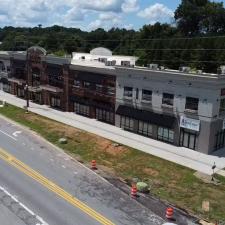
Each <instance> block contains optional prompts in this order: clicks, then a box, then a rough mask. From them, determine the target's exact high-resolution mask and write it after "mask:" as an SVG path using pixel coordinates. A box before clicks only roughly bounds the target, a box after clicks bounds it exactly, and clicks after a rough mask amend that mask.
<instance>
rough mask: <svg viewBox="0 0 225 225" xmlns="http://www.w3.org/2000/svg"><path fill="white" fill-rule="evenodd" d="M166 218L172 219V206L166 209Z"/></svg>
mask: <svg viewBox="0 0 225 225" xmlns="http://www.w3.org/2000/svg"><path fill="white" fill-rule="evenodd" d="M166 218H167V219H169V220H171V219H173V208H171V207H169V208H167V209H166Z"/></svg>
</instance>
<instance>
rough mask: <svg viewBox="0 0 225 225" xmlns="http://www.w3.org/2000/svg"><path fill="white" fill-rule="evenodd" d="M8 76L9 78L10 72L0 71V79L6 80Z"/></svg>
mask: <svg viewBox="0 0 225 225" xmlns="http://www.w3.org/2000/svg"><path fill="white" fill-rule="evenodd" d="M9 76H10V72H7V71H0V79H1V78H8V77H9Z"/></svg>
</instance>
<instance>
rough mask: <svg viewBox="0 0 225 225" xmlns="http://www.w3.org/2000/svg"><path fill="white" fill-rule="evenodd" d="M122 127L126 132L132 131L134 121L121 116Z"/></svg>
mask: <svg viewBox="0 0 225 225" xmlns="http://www.w3.org/2000/svg"><path fill="white" fill-rule="evenodd" d="M120 127H121V128H123V129H125V130H131V131H133V129H134V120H133V119H132V118H130V117H126V116H121V117H120Z"/></svg>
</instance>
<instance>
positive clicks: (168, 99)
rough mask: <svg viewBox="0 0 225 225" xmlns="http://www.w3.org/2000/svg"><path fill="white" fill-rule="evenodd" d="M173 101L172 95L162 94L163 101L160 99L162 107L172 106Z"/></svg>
mask: <svg viewBox="0 0 225 225" xmlns="http://www.w3.org/2000/svg"><path fill="white" fill-rule="evenodd" d="M173 100H174V95H173V94H168V93H163V99H162V104H163V105H168V106H173Z"/></svg>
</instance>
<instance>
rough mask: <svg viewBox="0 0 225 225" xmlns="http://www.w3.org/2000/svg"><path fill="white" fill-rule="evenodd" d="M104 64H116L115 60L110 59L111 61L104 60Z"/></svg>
mask: <svg viewBox="0 0 225 225" xmlns="http://www.w3.org/2000/svg"><path fill="white" fill-rule="evenodd" d="M105 65H106V66H115V65H116V60H112V61H106V62H105Z"/></svg>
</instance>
